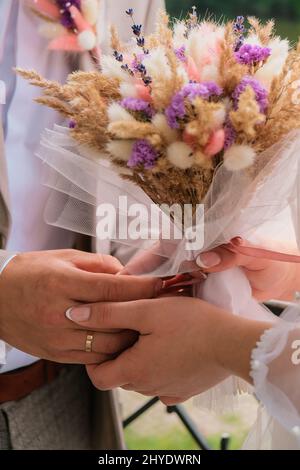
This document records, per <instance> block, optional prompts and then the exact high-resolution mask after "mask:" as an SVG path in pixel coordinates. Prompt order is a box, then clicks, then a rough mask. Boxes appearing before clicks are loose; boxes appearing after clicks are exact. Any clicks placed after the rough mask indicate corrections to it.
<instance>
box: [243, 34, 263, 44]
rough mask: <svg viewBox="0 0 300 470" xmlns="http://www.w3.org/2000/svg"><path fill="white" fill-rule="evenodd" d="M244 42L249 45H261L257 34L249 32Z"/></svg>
mask: <svg viewBox="0 0 300 470" xmlns="http://www.w3.org/2000/svg"><path fill="white" fill-rule="evenodd" d="M245 43H246V44H251V46H261V42H260V39H259V37H258V36H257V34H250V35H249V36H247V38H246V39H245Z"/></svg>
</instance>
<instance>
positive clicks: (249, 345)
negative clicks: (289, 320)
mask: <svg viewBox="0 0 300 470" xmlns="http://www.w3.org/2000/svg"><path fill="white" fill-rule="evenodd" d="M272 326H273V323H272V322H261V321H255V320H249V319H247V318H241V317H239V316H236V315H232V314H228V313H226V312H224V314H223V315H222V316H220V318H219V322H218V328H217V330H216V332H217V338H216V341H215V346H216V347H215V349H216V351H215V357H216V360H217V362H218V364H219V365H220V366H221V367H222V368H223V369H225V370H226V371H227V372H228V373H230V374H232V375H235V376H237V377H240V378H242V379H244V380H246V381H247V382H249V383H252V379H251V377H250V369H251V365H250V364H251V354H252V351H253V349H254V348H255V347H256V344H257V342H258V341H259V339H260V338H261V336H262V334H263V333H264V332H265V331H266V330H267V329H269V328H271V327H272Z"/></svg>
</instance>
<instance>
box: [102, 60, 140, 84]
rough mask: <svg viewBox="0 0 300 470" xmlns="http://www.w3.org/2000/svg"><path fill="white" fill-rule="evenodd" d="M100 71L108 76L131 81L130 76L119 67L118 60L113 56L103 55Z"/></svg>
mask: <svg viewBox="0 0 300 470" xmlns="http://www.w3.org/2000/svg"><path fill="white" fill-rule="evenodd" d="M101 67H102V73H103V75H105V76H106V77H109V78H117V79H119V80H120V81H122V82H125V83H126V82H127V83H132V81H133V80H132V77H131V76H130V75H129V73H126V72H125V71H124V70H122V69H121V66H120V62H118V61H117V60H116V59H115V58H114V57H111V56H109V55H103V57H102V59H101Z"/></svg>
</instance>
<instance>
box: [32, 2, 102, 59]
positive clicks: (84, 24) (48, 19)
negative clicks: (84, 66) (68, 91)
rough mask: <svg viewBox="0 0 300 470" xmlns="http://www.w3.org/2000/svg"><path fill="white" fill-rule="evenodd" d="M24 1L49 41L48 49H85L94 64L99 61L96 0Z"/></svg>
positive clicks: (77, 51)
mask: <svg viewBox="0 0 300 470" xmlns="http://www.w3.org/2000/svg"><path fill="white" fill-rule="evenodd" d="M24 1H25V2H26V4H27V6H28V7H29V8H30V9H31V10H32V11H33V13H34V14H35V15H36V16H37V17H38V18H39V19H40V25H39V33H40V34H41V36H43V37H45V38H46V39H48V40H49V45H48V48H49V49H50V50H59V51H67V52H76V53H80V52H85V51H88V52H89V53H90V55H91V57H92V58H93V60H94V61H95V63H96V64H98V63H99V60H100V47H99V44H98V43H99V41H98V33H97V22H98V18H99V11H100V1H99V0H24Z"/></svg>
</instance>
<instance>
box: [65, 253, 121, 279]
mask: <svg viewBox="0 0 300 470" xmlns="http://www.w3.org/2000/svg"><path fill="white" fill-rule="evenodd" d="M75 253H76V254H75V255H74V257H73V258H72V263H73V264H74V265H75V266H76V267H77V268H79V269H82V270H83V271H89V272H92V273H106V274H116V273H118V272H119V271H120V270H121V269H122V268H123V266H122V264H121V263H120V261H118V260H117V259H116V258H114V257H113V256H109V255H102V254H101V253H82V252H75Z"/></svg>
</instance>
